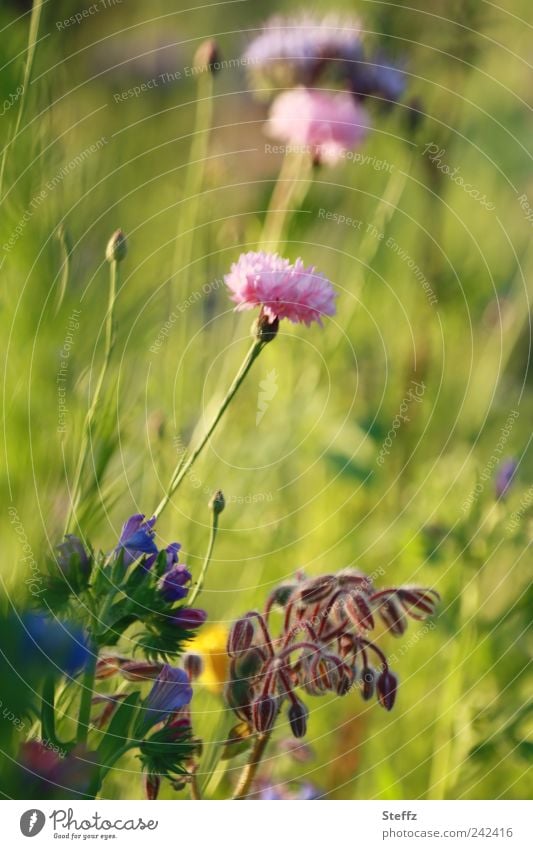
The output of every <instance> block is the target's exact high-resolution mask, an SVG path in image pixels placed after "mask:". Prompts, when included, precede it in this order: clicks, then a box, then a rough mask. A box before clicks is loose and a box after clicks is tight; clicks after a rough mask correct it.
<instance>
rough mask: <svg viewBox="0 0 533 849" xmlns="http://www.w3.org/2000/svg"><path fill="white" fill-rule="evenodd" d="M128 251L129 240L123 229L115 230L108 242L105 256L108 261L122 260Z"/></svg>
mask: <svg viewBox="0 0 533 849" xmlns="http://www.w3.org/2000/svg"><path fill="white" fill-rule="evenodd" d="M127 253H128V240H127V239H126V236H125V234H124V232H123V231H122V230H115V232H114V233H113V235H112V236H111V238H110V240H109V242H108V243H107V247H106V252H105V258H106V259H107V261H108V262H122V260H123V259H125V258H126V254H127Z"/></svg>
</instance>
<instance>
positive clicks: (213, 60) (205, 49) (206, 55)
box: [194, 38, 220, 76]
mask: <svg viewBox="0 0 533 849" xmlns="http://www.w3.org/2000/svg"><path fill="white" fill-rule="evenodd" d="M217 65H220V49H219V46H218V42H217V41H215V39H214V38H208V39H207V40H206V41H203V42H202V43H201V44H200V47H199V48H198V50H197V51H196V53H195V54H194V66H195V68H197V69H198V70H201V71H209V73H211V74H212V75H213V76H215V75H216V74H218V72H219V70H220V68H219V67H217Z"/></svg>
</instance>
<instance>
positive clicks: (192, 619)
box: [170, 607, 207, 631]
mask: <svg viewBox="0 0 533 849" xmlns="http://www.w3.org/2000/svg"><path fill="white" fill-rule="evenodd" d="M206 619H207V613H206V612H205V610H200V609H199V608H196V607H182V608H181V610H178V612H177V613H176V614H175V615H174V616H171V617H170V621H171V622H172V624H173V625H177V627H178V628H186V629H187V630H189V631H192V630H193V629H194V628H199V627H200V625H203V624H204V622H205V620H206Z"/></svg>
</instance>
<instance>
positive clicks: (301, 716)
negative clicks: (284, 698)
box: [289, 699, 309, 737]
mask: <svg viewBox="0 0 533 849" xmlns="http://www.w3.org/2000/svg"><path fill="white" fill-rule="evenodd" d="M308 716H309V711H308V709H307V707H306V706H305V705H304V703H303V702H301V701H300V700H299V699H297V700H296V701H295V702H294V703H293V704H292V705H291V706H290V708H289V722H290V724H291V731H292V733H293V734H294V736H295V737H305V735H306V733H307V717H308Z"/></svg>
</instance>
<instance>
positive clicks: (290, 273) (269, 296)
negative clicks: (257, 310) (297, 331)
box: [225, 251, 336, 325]
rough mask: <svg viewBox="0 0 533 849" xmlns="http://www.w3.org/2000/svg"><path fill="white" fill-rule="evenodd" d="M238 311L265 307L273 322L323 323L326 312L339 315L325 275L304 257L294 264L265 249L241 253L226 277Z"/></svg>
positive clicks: (332, 292)
mask: <svg viewBox="0 0 533 849" xmlns="http://www.w3.org/2000/svg"><path fill="white" fill-rule="evenodd" d="M225 281H226V285H227V286H228V288H229V289H230V290H231V292H233V294H232V295H231V298H232V300H233V301H235V303H236V304H237V307H236V309H238V310H249V309H253V308H254V307H257V306H261V307H262V310H263V315H265V316H266V317H267V319H268V321H269V322H270V323H272V322H273V321H275V319H276V318H288V319H289V321H292V322H293V323H294V324H297V323H298V322H299V321H301V322H303V323H304V324H306V325H310V324H311V322H312V321H316V322H318V324H320V325H322V320H321V319H322V316H323V315H334V314H335V298H336V293H335V291H334V289H333V287H332V285H331V283H330V282H329V280H327V279H326V278H325V277H324V275H323V274H320V273H319V272H317V271H315V269H314V267H313V266H308V267H307V268H306V267H305V266H304V264H303V262H302V260H301V259H297V260H296V262H295V263H294V264H292V263H291V262H290V261H289V260H288V259H283V258H282V257H280V256H279V254H269V253H264V252H263V251H259V252H254V251H250V252H249V253H245V254H241V255H240V257H239V259H238V260H237V262H234V263H233V265H232V266H231V270H230V273H229V274H226V277H225Z"/></svg>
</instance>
